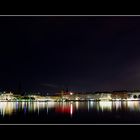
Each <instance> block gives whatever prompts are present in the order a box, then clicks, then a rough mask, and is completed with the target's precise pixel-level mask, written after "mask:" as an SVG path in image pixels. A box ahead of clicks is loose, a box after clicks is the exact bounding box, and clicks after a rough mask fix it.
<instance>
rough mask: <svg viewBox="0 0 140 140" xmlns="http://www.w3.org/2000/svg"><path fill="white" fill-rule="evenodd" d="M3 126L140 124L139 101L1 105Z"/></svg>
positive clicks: (15, 103)
mask: <svg viewBox="0 0 140 140" xmlns="http://www.w3.org/2000/svg"><path fill="white" fill-rule="evenodd" d="M0 123H1V124H2V123H3V124H5V123H6V124H7V123H16V124H17V123H20V124H21V123H30V124H33V123H35V124H36V123H41V124H57V123H58V124H60V123H61V124H65V123H66V124H68V123H72V124H79V123H82V124H91V123H92V124H103V123H105V124H106V123H109V124H111V123H140V101H114V102H111V101H100V102H93V101H90V102H63V103H62V102H0Z"/></svg>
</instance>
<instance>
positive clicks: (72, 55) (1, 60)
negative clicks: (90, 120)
mask: <svg viewBox="0 0 140 140" xmlns="http://www.w3.org/2000/svg"><path fill="white" fill-rule="evenodd" d="M19 81H20V82H21V83H22V89H23V90H26V91H41V92H48V91H49V88H48V87H47V86H46V87H45V86H43V85H45V84H52V85H58V86H60V85H64V86H66V87H67V86H68V87H69V88H70V89H71V90H74V91H99V90H100V91H104V90H105V91H111V90H122V89H126V90H133V89H140V17H0V88H1V90H5V89H11V90H15V89H16V88H17V86H18V83H19Z"/></svg>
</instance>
